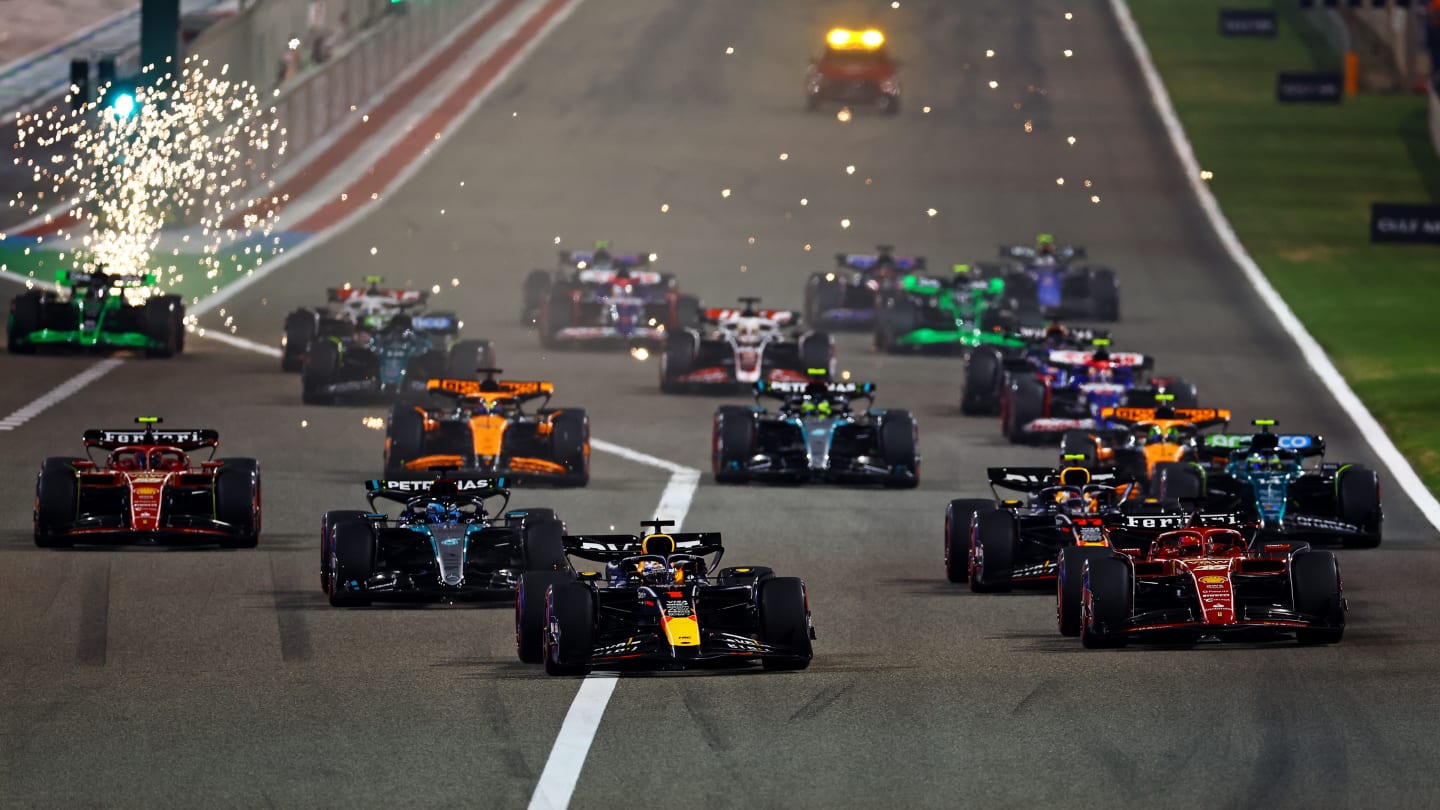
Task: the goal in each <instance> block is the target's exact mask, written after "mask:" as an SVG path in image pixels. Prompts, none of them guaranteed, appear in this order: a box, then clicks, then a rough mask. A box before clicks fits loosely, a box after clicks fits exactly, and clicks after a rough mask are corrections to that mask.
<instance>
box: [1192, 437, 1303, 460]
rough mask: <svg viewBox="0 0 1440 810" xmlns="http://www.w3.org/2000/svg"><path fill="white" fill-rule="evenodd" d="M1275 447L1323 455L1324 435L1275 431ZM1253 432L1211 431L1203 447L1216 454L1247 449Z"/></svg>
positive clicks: (1297, 453)
mask: <svg viewBox="0 0 1440 810" xmlns="http://www.w3.org/2000/svg"><path fill="white" fill-rule="evenodd" d="M1271 435H1273V436H1275V441H1276V444H1277V445H1278V447H1277V449H1279V450H1286V451H1289V452H1291V453H1294V454H1295V455H1297V456H1300V457H1302V458H1311V457H1314V456H1323V455H1325V437H1324V436H1320V435H1317V434H1313V433H1276V434H1271ZM1254 437H1255V434H1251V433H1212V434H1210V435H1209V436H1206V437H1205V449H1206V450H1208V451H1210V452H1211V453H1212V454H1214V455H1216V456H1225V455H1229V454H1230V453H1231V452H1233V451H1235V450H1249V449H1250V443H1251V441H1252V440H1253V439H1254Z"/></svg>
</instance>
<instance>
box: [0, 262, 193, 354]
mask: <svg viewBox="0 0 1440 810" xmlns="http://www.w3.org/2000/svg"><path fill="white" fill-rule="evenodd" d="M55 284H56V289H54V290H26V291H25V292H22V293H20V294H19V295H17V296H15V297H14V298H13V299H11V301H10V316H9V319H8V320H7V321H6V325H5V335H6V339H7V342H8V348H9V350H10V353H11V354H34V353H35V352H36V351H37V350H39V349H79V350H95V351H115V350H123V349H130V350H134V351H139V352H144V353H145V355H146V356H147V357H172V356H174V355H177V354H180V353H181V352H183V351H185V302H184V300H183V299H181V298H180V296H178V295H170V294H166V293H161V292H159V289H158V284H159V279H158V278H157V277H156V276H155V275H154V274H153V273H111V272H109V271H108V270H106V268H104V267H99V268H96V269H94V270H91V271H78V270H61V271H59V272H57V273H56V274H55Z"/></svg>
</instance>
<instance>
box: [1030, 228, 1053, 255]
mask: <svg viewBox="0 0 1440 810" xmlns="http://www.w3.org/2000/svg"><path fill="white" fill-rule="evenodd" d="M1035 255H1036V256H1054V255H1055V237H1054V236H1052V235H1050V234H1048V233H1042V234H1039V235H1037V236H1036V237H1035Z"/></svg>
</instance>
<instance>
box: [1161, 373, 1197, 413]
mask: <svg viewBox="0 0 1440 810" xmlns="http://www.w3.org/2000/svg"><path fill="white" fill-rule="evenodd" d="M1165 393H1167V394H1171V395H1172V396H1174V397H1175V399H1173V400H1171V401H1170V404H1171V406H1173V407H1176V408H1195V407H1199V405H1200V389H1198V388H1196V387H1195V383H1192V382H1186V381H1185V380H1183V379H1181V378H1179V377H1177V378H1175V379H1173V380H1171V381H1170V383H1169V384H1168V385H1166V386H1165Z"/></svg>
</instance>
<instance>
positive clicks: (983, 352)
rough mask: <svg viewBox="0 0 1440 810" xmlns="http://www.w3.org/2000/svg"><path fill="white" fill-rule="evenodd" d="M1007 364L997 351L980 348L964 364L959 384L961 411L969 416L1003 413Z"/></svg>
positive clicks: (971, 353) (984, 347)
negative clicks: (1000, 411) (1003, 385)
mask: <svg viewBox="0 0 1440 810" xmlns="http://www.w3.org/2000/svg"><path fill="white" fill-rule="evenodd" d="M1003 365H1004V361H1003V360H1002V359H1001V357H1000V351H999V350H998V349H995V348H992V347H989V346H980V347H977V348H976V349H974V350H973V351H971V352H970V357H969V359H967V360H966V361H965V376H964V377H963V378H962V380H963V381H962V383H961V385H960V412H961V413H963V414H965V415H966V416H993V415H994V414H996V413H997V412H998V411H999V410H1000V393H1001V386H1002V383H1003V380H1004V378H1003V376H1002V374H1001V372H1002V369H1003Z"/></svg>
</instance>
